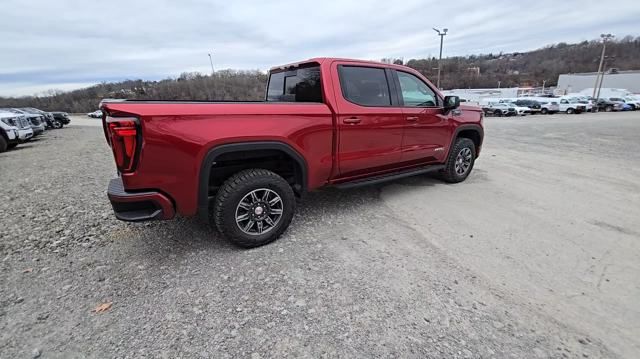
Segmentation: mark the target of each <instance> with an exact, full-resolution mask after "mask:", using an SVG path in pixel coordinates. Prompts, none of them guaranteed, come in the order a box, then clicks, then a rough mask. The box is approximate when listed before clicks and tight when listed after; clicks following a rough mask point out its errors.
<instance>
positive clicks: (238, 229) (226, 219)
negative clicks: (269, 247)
mask: <svg viewBox="0 0 640 359" xmlns="http://www.w3.org/2000/svg"><path fill="white" fill-rule="evenodd" d="M295 205H296V199H295V196H294V194H293V189H292V188H291V186H290V185H289V183H287V181H285V180H284V179H283V178H282V177H280V176H278V175H277V174H275V173H273V172H271V171H268V170H264V169H248V170H244V171H241V172H238V173H236V174H235V175H233V176H231V177H230V178H229V179H227V180H226V181H225V182H224V184H223V185H222V187H220V189H219V190H218V193H217V194H216V199H215V204H214V207H213V220H214V221H215V224H216V226H217V227H218V230H219V231H220V232H221V233H222V234H223V235H224V236H225V237H226V238H227V239H229V240H230V241H231V242H232V243H233V244H235V245H238V246H240V247H244V248H251V247H258V246H261V245H264V244H267V243H269V242H272V241H274V240H276V239H277V238H278V237H280V235H281V234H282V233H283V232H284V231H285V230H286V229H287V227H289V223H291V219H292V218H293V212H294V211H295Z"/></svg>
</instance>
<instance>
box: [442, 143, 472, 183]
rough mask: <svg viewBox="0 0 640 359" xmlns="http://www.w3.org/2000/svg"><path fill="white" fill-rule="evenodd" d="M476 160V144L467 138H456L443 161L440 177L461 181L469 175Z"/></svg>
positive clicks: (452, 181) (453, 181)
mask: <svg viewBox="0 0 640 359" xmlns="http://www.w3.org/2000/svg"><path fill="white" fill-rule="evenodd" d="M475 160H476V146H475V144H474V143H473V141H471V140H470V139H468V138H463V137H460V138H458V139H456V142H455V143H454V145H453V147H452V148H451V151H449V158H447V162H446V163H445V168H444V170H443V172H442V178H443V179H444V180H445V181H446V182H449V183H458V182H462V181H464V180H465V179H467V177H468V176H469V173H471V170H472V169H473V164H474V163H475Z"/></svg>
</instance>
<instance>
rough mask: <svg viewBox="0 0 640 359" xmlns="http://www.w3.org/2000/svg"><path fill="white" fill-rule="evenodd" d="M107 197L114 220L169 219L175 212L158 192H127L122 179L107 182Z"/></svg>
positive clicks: (169, 202) (168, 200) (170, 203)
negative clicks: (114, 216)
mask: <svg viewBox="0 0 640 359" xmlns="http://www.w3.org/2000/svg"><path fill="white" fill-rule="evenodd" d="M107 196H108V197H109V201H111V206H112V207H113V212H114V213H115V215H116V218H118V219H119V220H122V221H128V222H140V221H150V220H154V219H171V218H173V217H174V216H175V214H176V211H175V208H174V206H173V202H171V200H170V199H169V198H168V197H167V196H165V195H164V194H162V193H160V192H155V191H145V192H127V191H125V189H124V185H123V184H122V178H114V179H112V180H111V181H109V189H108V190H107Z"/></svg>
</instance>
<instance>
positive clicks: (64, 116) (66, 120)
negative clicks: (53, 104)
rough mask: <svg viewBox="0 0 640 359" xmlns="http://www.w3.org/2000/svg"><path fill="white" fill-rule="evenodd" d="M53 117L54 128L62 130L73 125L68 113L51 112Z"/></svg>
mask: <svg viewBox="0 0 640 359" xmlns="http://www.w3.org/2000/svg"><path fill="white" fill-rule="evenodd" d="M51 114H52V115H53V121H54V122H53V123H54V128H62V126H64V125H68V124H70V123H71V118H70V117H69V114H68V113H66V112H51Z"/></svg>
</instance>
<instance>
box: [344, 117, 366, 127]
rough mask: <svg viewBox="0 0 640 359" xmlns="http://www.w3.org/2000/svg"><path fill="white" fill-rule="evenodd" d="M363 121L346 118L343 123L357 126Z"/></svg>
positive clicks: (355, 118)
mask: <svg viewBox="0 0 640 359" xmlns="http://www.w3.org/2000/svg"><path fill="white" fill-rule="evenodd" d="M361 121H362V120H361V119H359V118H357V117H351V118H345V119H344V120H342V122H343V123H348V124H351V125H355V124H357V123H360V122H361Z"/></svg>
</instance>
